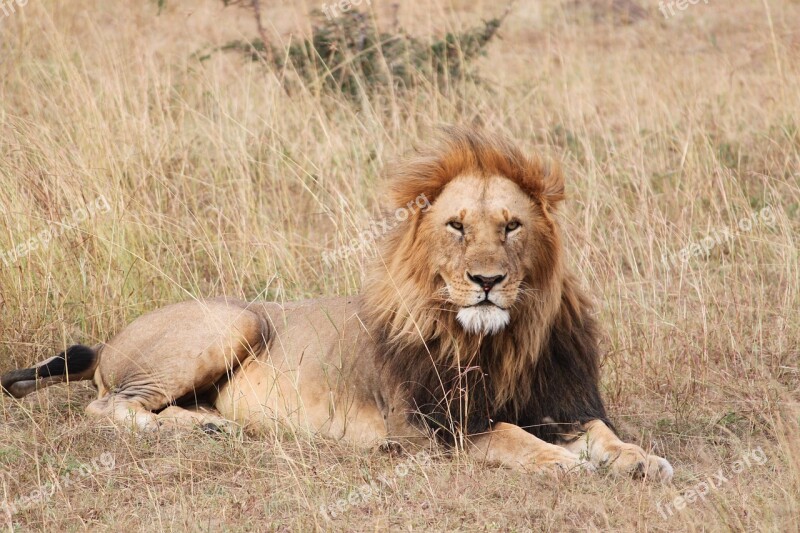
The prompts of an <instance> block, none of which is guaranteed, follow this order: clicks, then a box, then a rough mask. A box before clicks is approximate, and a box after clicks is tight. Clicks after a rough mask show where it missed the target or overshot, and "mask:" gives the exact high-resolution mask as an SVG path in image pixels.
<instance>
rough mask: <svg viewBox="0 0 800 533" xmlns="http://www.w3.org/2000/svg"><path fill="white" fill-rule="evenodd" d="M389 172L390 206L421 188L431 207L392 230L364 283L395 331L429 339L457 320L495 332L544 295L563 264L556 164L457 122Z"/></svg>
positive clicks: (411, 201)
mask: <svg viewBox="0 0 800 533" xmlns="http://www.w3.org/2000/svg"><path fill="white" fill-rule="evenodd" d="M390 182H391V189H390V195H389V196H390V200H391V205H390V209H389V212H390V213H393V212H395V211H396V210H400V209H404V208H406V207H408V206H413V205H416V204H418V203H419V202H418V201H416V199H418V198H420V197H424V198H425V199H426V200H427V202H426V205H429V207H428V208H427V209H424V210H415V211H413V212H412V213H411V216H410V217H409V219H408V220H407V221H406V222H404V223H403V224H400V225H399V226H398V227H397V229H396V230H395V232H394V233H393V234H392V235H390V236H389V238H388V239H387V241H386V243H385V244H384V246H383V247H382V249H381V254H380V257H379V262H378V264H377V265H376V268H375V270H374V272H373V276H372V278H371V280H370V282H369V284H368V287H367V297H368V300H370V301H371V303H373V304H374V307H373V308H374V309H375V310H376V311H377V314H378V315H380V318H381V320H380V322H382V323H383V324H384V325H388V326H389V329H388V331H387V333H388V336H389V337H392V338H396V337H403V336H411V337H413V336H418V337H420V336H421V338H423V339H427V340H430V339H431V338H433V337H435V336H437V333H442V332H443V330H448V331H449V330H450V326H451V325H455V324H458V325H459V326H460V328H461V329H462V330H463V332H464V333H465V334H466V335H473V336H481V335H495V334H498V333H500V332H502V331H504V330H506V329H507V328H508V327H509V326H512V327H513V323H514V322H515V320H518V319H520V318H522V317H524V316H525V315H526V311H527V310H529V308H530V307H531V306H534V307H536V306H539V305H541V304H543V303H546V302H543V295H542V291H543V290H545V289H551V288H552V287H551V285H552V283H553V281H554V279H555V278H557V277H558V276H559V274H560V273H561V244H560V240H559V235H558V228H557V225H556V222H555V220H554V218H553V211H554V209H555V206H556V204H557V203H558V202H559V201H560V200H561V199H562V198H563V196H564V184H563V178H562V176H561V173H560V171H559V170H558V169H557V168H556V167H551V166H548V165H545V164H544V163H543V162H542V161H541V160H540V159H538V158H527V157H525V156H524V155H523V154H522V153H521V152H520V151H519V150H517V149H516V148H515V147H514V146H513V145H511V144H510V143H509V142H508V141H506V140H504V139H502V138H500V137H494V136H489V135H487V134H484V133H480V132H476V131H473V130H465V129H455V128H454V129H450V130H447V132H446V134H445V135H444V136H443V138H442V139H440V141H439V142H438V143H437V144H436V145H435V146H434V147H433V148H431V149H427V150H422V151H420V152H419V153H418V154H416V156H415V157H412V158H410V159H409V160H407V161H406V162H405V163H402V164H400V165H397V166H396V167H393V168H392V170H391V171H390ZM415 201H416V204H415ZM555 296H556V297H558V296H559V294H557V293H556V294H555ZM545 307H547V306H546V305H545ZM526 327H528V326H527V325H526Z"/></svg>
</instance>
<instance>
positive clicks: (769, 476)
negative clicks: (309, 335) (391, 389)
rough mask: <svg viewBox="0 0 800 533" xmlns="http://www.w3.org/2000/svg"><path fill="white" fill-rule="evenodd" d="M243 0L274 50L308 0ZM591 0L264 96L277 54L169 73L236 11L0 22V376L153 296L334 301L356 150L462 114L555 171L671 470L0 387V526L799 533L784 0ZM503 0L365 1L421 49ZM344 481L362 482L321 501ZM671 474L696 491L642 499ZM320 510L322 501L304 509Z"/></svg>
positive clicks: (356, 227)
mask: <svg viewBox="0 0 800 533" xmlns="http://www.w3.org/2000/svg"><path fill="white" fill-rule="evenodd" d="M6 3H8V2H6ZM623 3H624V2H617V5H620V4H623ZM262 4H264V5H263V9H264V13H263V14H264V26H265V30H266V31H267V32H268V34H269V36H270V38H271V39H274V40H275V41H276V42H283V43H288V42H289V40H290V39H292V38H297V36H300V35H303V34H304V33H306V32H307V31H308V28H309V18H308V16H307V15H308V13H309V12H310V11H311V10H312V9H318V8H320V7H321V4H320V5H316V4H314V3H298V4H297V5H295V6H288V7H287V6H280V7H278V2H262ZM364 5H365V3H362V8H363V7H364ZM608 5H609V3H608V2H606V1H605V0H601V1H597V2H592V1H590V0H586V1H579V2H575V1H556V0H553V1H547V2H534V1H529V0H525V1H522V0H520V1H519V2H517V3H516V4H514V5H513V7H512V9H511V11H510V13H509V15H508V17H507V18H506V20H505V21H504V24H503V27H502V28H501V30H500V39H499V40H497V41H494V42H492V43H491V44H490V45H489V47H488V55H487V56H486V57H484V58H481V59H480V60H479V61H478V63H477V65H476V66H477V70H478V73H479V75H480V78H481V79H482V81H480V82H476V81H463V82H459V83H453V84H452V85H451V86H450V87H446V88H445V89H446V90H445V91H442V90H440V89H439V88H436V87H427V88H426V87H424V86H420V87H417V88H416V89H414V90H413V91H410V92H408V93H405V94H384V95H378V96H377V97H375V98H374V99H372V100H371V101H365V100H362V101H360V102H352V101H346V100H345V99H344V98H342V97H337V96H336V95H331V94H324V93H320V92H319V91H315V90H312V89H308V90H302V89H301V90H297V89H296V88H295V90H292V91H289V92H287V91H286V90H285V89H284V87H283V86H282V83H281V78H282V76H284V75H286V73H285V72H276V71H274V70H270V69H268V68H265V67H264V65H262V64H260V63H258V62H251V61H246V60H244V59H243V58H242V57H241V56H239V55H236V54H232V53H222V52H221V53H214V54H212V55H211V57H210V58H208V59H207V60H206V61H202V62H201V61H199V60H198V59H197V55H196V53H197V52H198V51H207V50H209V49H211V48H213V47H214V46H220V45H222V44H224V43H226V42H228V41H229V40H231V39H249V38H252V37H254V36H255V35H257V29H256V25H255V23H254V21H253V16H252V13H251V12H250V10H247V9H244V8H241V7H236V6H232V7H227V8H223V7H222V5H221V2H217V1H212V0H203V1H196V2H167V3H166V4H165V5H163V6H161V8H159V6H158V3H157V2H106V1H101V0H75V1H72V2H56V1H52V0H48V1H38V0H37V1H31V2H28V3H27V5H26V6H25V7H24V8H19V7H18V8H17V11H16V13H14V14H12V15H10V16H8V17H5V16H3V15H2V13H0V221H2V231H0V251H2V252H3V253H4V254H6V255H4V256H3V257H5V259H2V260H1V261H2V262H0V309H2V313H1V314H0V370H2V371H6V370H8V369H11V368H14V367H20V366H26V365H29V364H31V363H33V362H34V361H37V360H41V359H44V358H46V357H49V356H51V355H53V353H55V352H56V351H59V350H61V349H63V348H64V347H65V346H67V345H69V344H71V343H75V342H84V343H93V342H98V341H101V340H103V339H107V338H108V337H109V336H110V335H112V334H113V333H114V332H115V331H118V330H119V329H120V328H121V327H122V326H123V325H124V324H126V323H127V322H129V321H130V320H131V319H133V318H134V317H136V316H138V315H140V314H141V313H144V312H146V311H148V310H151V309H154V308H156V307H158V306H161V305H163V304H166V303H169V302H174V301H177V300H181V299H186V298H192V297H202V296H211V295H221V294H226V295H231V296H237V297H243V298H270V299H297V298H304V297H314V296H319V295H332V294H351V293H355V292H357V291H358V290H359V285H360V280H361V278H362V275H363V272H364V269H365V265H366V264H367V259H365V257H364V256H363V255H362V254H355V255H353V256H351V257H348V258H347V259H345V260H342V261H336V262H335V263H333V264H332V265H326V264H325V263H324V262H323V261H322V254H323V252H325V251H330V250H334V249H335V248H336V246H339V245H341V244H342V243H346V242H349V241H350V239H351V238H353V237H354V236H356V235H357V233H358V232H359V231H360V230H362V229H364V228H367V227H369V222H370V220H372V219H374V217H376V216H377V214H378V206H379V205H380V200H381V197H380V184H381V168H382V167H383V166H384V165H385V164H387V163H390V162H391V160H392V158H394V157H397V156H399V155H402V154H403V153H404V152H406V151H408V150H409V149H410V148H412V147H413V145H414V143H419V142H425V139H426V138H429V137H430V134H431V132H432V129H433V128H435V127H436V126H437V125H439V124H443V123H471V122H473V121H476V120H478V121H480V122H481V123H482V124H483V125H484V126H485V127H486V128H488V129H490V130H496V131H499V132H502V133H505V134H507V135H509V136H511V137H513V138H515V139H517V140H518V142H519V144H520V145H521V146H523V147H524V148H525V149H526V150H527V151H539V152H541V153H544V154H546V155H548V156H550V157H553V158H557V159H559V160H561V161H562V162H563V164H564V168H565V171H566V174H567V177H568V192H569V199H568V201H567V202H566V203H565V204H564V208H563V209H562V212H561V218H562V221H563V225H564V227H565V231H566V233H567V236H568V238H567V246H568V253H569V256H570V262H571V264H572V266H573V268H574V270H576V271H577V272H579V274H580V277H581V279H582V281H583V283H584V284H585V286H587V287H588V288H589V291H590V292H591V293H592V294H593V295H594V297H595V301H596V303H597V312H598V316H599V319H600V322H601V323H602V325H603V328H604V335H603V340H602V345H603V350H604V353H605V356H604V362H603V390H604V393H605V397H606V399H607V402H608V406H609V410H610V412H611V415H612V418H613V419H614V420H615V421H616V423H617V425H618V428H619V429H620V431H621V433H622V434H623V435H624V437H625V438H627V439H629V440H633V441H637V442H642V443H643V444H644V445H645V446H646V447H647V446H652V447H653V448H654V449H655V450H656V451H657V452H658V453H659V454H660V455H663V456H665V457H667V458H669V459H670V460H671V461H672V464H673V466H674V467H675V471H676V475H675V480H674V483H673V484H672V485H671V486H661V485H655V484H650V483H642V482H634V481H631V480H627V479H615V478H611V477H608V476H605V475H602V474H598V475H573V476H568V477H565V478H563V479H549V478H542V477H533V476H529V475H524V474H520V473H515V472H511V471H506V470H500V469H494V468H487V467H485V466H483V465H481V464H478V463H476V462H473V461H470V460H467V459H465V458H463V457H455V458H443V457H434V458H433V459H432V460H431V461H430V463H429V464H425V465H417V464H415V463H412V464H410V467H409V468H408V470H407V471H406V470H405V469H404V468H403V467H404V466H408V465H407V462H408V459H406V458H403V457H395V456H390V455H387V454H384V453H382V452H379V451H377V450H376V451H363V450H355V449H351V448H348V447H346V446H344V445H342V444H338V443H334V442H329V441H325V440H322V439H310V438H307V437H304V436H300V435H293V434H291V433H284V434H275V435H271V436H270V437H269V438H267V439H266V440H265V439H263V438H262V439H256V438H254V437H251V436H248V435H241V436H236V437H225V438H223V437H210V436H207V435H205V434H203V433H202V432H200V431H197V432H195V433H191V434H188V435H187V434H171V433H162V434H155V435H153V434H146V435H145V434H137V433H135V432H131V431H128V430H126V429H124V428H122V429H121V428H117V427H113V426H111V425H110V424H108V423H102V422H98V421H96V420H88V419H87V418H86V417H85V416H84V414H83V407H84V406H85V405H86V404H87V403H88V401H89V400H90V399H91V398H92V396H93V391H92V389H91V388H90V387H89V386H88V385H86V384H79V385H75V386H73V387H71V388H69V389H67V388H66V387H64V386H58V387H53V388H51V389H48V390H47V391H42V392H39V393H37V394H34V395H31V396H29V397H28V398H26V399H24V400H23V401H20V402H18V401H14V400H11V399H9V398H7V397H4V398H3V399H2V400H0V402H1V403H0V409H1V410H2V430H0V471H4V475H3V477H2V493H0V496H2V499H3V500H5V501H6V502H8V504H9V505H16V508H15V509H13V510H12V509H11V507H6V506H4V507H3V508H2V509H0V523H2V524H3V527H5V528H7V529H8V530H9V531H10V530H52V531H59V530H83V529H90V530H108V531H135V530H177V531H184V530H200V531H207V530H208V531H223V530H225V531H227V530H232V531H248V530H258V531H262V530H281V531H283V530H296V531H310V530H314V529H321V530H343V531H344V530H346V531H383V530H404V531H406V530H421V531H450V530H462V531H474V530H479V531H528V530H534V531H538V530H548V531H572V530H606V529H611V530H621V531H627V530H638V531H674V530H693V531H718V530H738V531H752V530H763V531H776V530H782V531H786V530H797V529H798V528H799V527H800V526H798V525H797V518H798V516H800V459H799V457H800V455H798V452H800V443H799V442H800V428H799V427H798V418H799V417H800V408H799V407H798V399H799V398H800V393H799V392H798V386H799V385H800V353H799V350H800V349H799V348H798V346H800V293H799V291H800V284H798V277H799V276H800V273H799V270H798V264H799V262H798V248H797V242H796V240H797V236H798V233H797V232H798V229H799V228H800V223H798V211H799V209H800V204H799V203H798V202H800V61H797V58H798V57H800V31H798V28H800V3H798V2H797V0H765V1H763V2H762V1H755V0H747V1H742V2H736V3H733V2H724V3H723V2H722V1H718V0H712V1H710V2H708V3H707V4H706V3H704V2H700V3H698V4H697V5H689V6H688V7H687V8H686V9H685V10H684V11H682V12H681V11H677V10H676V14H675V16H672V17H669V18H668V19H667V18H665V17H664V16H663V15H662V14H661V13H660V12H659V10H658V5H657V2H656V0H647V1H646V2H643V3H642V4H641V6H642V7H643V8H644V9H643V11H642V12H636V13H635V16H632V17H625V16H619V15H618V14H614V11H613V9H612V10H609V9H608ZM504 8H505V6H504V5H500V4H498V3H493V2H475V3H473V2H468V1H466V0H463V1H462V0H452V1H451V2H432V3H428V2H422V1H408V2H402V3H401V4H400V5H399V6H397V8H395V7H393V6H390V5H388V4H386V3H379V2H377V0H376V1H375V2H373V9H374V13H375V16H376V17H377V20H378V22H379V23H380V24H383V25H386V26H390V25H400V26H402V27H404V28H406V29H408V30H409V31H410V32H412V33H413V34H414V35H416V36H419V37H420V38H423V39H424V38H430V37H431V36H437V35H441V34H442V32H444V31H445V30H448V29H449V30H453V29H459V28H462V27H466V26H469V25H472V24H474V23H476V22H479V21H480V20H481V19H482V18H488V17H490V16H495V15H498V14H500V13H501V12H502V11H503V9H504ZM106 202H107V204H106ZM87 206H94V208H93V210H92V211H91V212H90V211H89V210H88V209H87ZM765 209H766V211H765ZM76 213H77V215H76ZM753 215H755V218H753ZM762 215H763V216H762ZM84 218H85V220H83V219H84ZM743 219H744V220H749V221H750V224H747V223H741V225H740V221H741V220H743ZM64 226H69V227H68V228H67V229H65V230H63V231H60V230H59V231H56V233H57V234H58V235H56V236H52V237H51V238H50V239H49V242H46V243H45V242H43V241H38V242H37V243H35V244H36V246H35V249H33V250H31V249H30V248H31V246H27V247H26V248H25V253H24V254H22V255H24V257H20V258H18V259H14V257H13V255H12V256H11V259H9V256H8V255H7V254H8V251H9V250H11V249H13V248H15V247H17V246H19V245H21V244H22V243H26V242H28V243H29V242H30V240H31V239H34V240H35V239H36V238H37V235H39V234H40V232H42V231H44V230H47V228H49V227H52V228H60V227H64ZM73 226H74V227H73ZM724 229H728V230H730V231H732V232H735V233H736V234H737V236H736V238H733V239H729V238H727V237H723V238H720V237H715V235H723V236H724V235H725V234H724V233H720V232H721V231H722V230H724ZM706 237H709V239H706ZM704 239H705V240H704ZM693 245H695V246H694V247H693ZM23 246H24V245H23ZM702 246H705V248H701V247H702ZM701 249H702V250H703V251H702V252H701ZM681 250H686V252H684V259H685V260H684V259H682V258H681V256H680V254H681ZM705 250H708V254H706V253H705ZM687 255H688V257H686V256H687ZM664 256H667V257H672V259H671V260H667V261H665V260H664V259H663V257H664ZM754 450H755V452H754ZM761 452H763V457H764V458H765V460H763V461H758V462H756V461H753V460H752V458H754V457H755V458H761V457H762V455H759V454H760V453H761ZM103 454H111V455H110V456H109V455H103ZM745 454H750V455H749V456H748V457H750V458H751V461H750V464H749V465H744V466H743V465H742V464H738V466H737V463H736V461H737V460H739V459H740V458H741V457H742V456H743V455H745ZM108 457H113V462H114V464H113V467H111V468H101V467H100V466H102V465H100V463H98V462H97V459H98V458H106V459H107V458H108ZM93 459H95V464H94V465H91V461H92V460H93ZM759 463H761V464H759ZM81 465H84V468H83V470H81V469H80V468H79V467H80V466H81ZM87 465H88V466H87ZM398 466H399V468H398ZM720 469H722V475H723V477H724V478H726V479H727V481H726V482H722V481H720V479H719V478H716V479H714V478H715V474H718V473H719V472H720ZM397 472H399V473H400V474H405V475H398V474H397ZM67 476H70V478H69V479H70V483H69V484H67V483H65V480H66V477H67ZM709 477H711V478H712V479H714V482H715V488H710V486H708V485H707V487H709V488H708V490H705V489H703V486H702V485H698V483H701V482H703V481H706V480H707V478H709ZM379 479H380V481H379ZM57 480H60V483H59V484H58V485H54V484H53V483H54V482H55V481H57ZM370 481H373V482H375V483H376V486H378V487H381V490H380V492H379V493H375V494H372V495H371V496H368V497H366V498H363V499H362V498H359V497H356V496H351V493H352V492H353V491H354V490H356V489H358V488H359V487H361V486H362V485H364V484H365V483H368V482H370ZM48 483H49V484H50V485H48ZM42 488H44V495H41V490H42ZM693 488H700V489H701V491H702V492H707V495H705V497H704V498H696V499H695V501H693V502H687V503H686V505H685V508H684V509H682V510H673V511H672V515H671V516H670V511H669V510H667V506H668V505H671V506H672V507H670V509H674V507H675V503H674V499H675V498H676V497H679V496H681V495H684V496H687V497H688V498H691V493H688V494H687V491H689V490H691V489H693ZM35 491H40V492H39V496H38V497H37V496H36V492H35ZM51 492H52V494H50V493H51ZM32 493H33V496H34V497H33V498H32V499H31V498H30V496H31V494H32ZM26 497H28V498H29V499H28V500H21V499H20V498H26ZM349 497H352V498H353V500H352V501H353V503H354V504H353V505H351V504H347V506H345V508H344V509H343V512H337V515H338V516H337V517H335V518H331V517H328V518H326V517H325V516H323V515H322V514H321V513H320V512H319V509H320V506H321V505H330V506H333V508H334V509H335V506H336V502H337V501H338V500H343V499H347V498H349ZM670 502H673V503H670ZM659 503H660V505H661V507H660V508H659ZM678 503H679V506H680V507H683V506H681V505H680V501H679V502H678ZM12 511H13V512H12ZM334 512H336V511H334Z"/></svg>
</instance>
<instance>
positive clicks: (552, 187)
mask: <svg viewBox="0 0 800 533" xmlns="http://www.w3.org/2000/svg"><path fill="white" fill-rule="evenodd" d="M565 197H566V195H565V194H564V174H563V173H562V172H561V167H560V166H559V165H558V164H556V163H553V164H552V165H551V166H550V168H549V169H548V172H547V174H545V177H544V188H543V189H542V199H543V200H544V201H545V202H547V203H548V204H549V205H550V206H551V207H556V206H557V205H558V203H559V202H561V200H563V199H564V198H565Z"/></svg>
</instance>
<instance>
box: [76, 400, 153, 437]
mask: <svg viewBox="0 0 800 533" xmlns="http://www.w3.org/2000/svg"><path fill="white" fill-rule="evenodd" d="M86 413H87V414H89V415H90V416H95V417H99V418H110V419H111V420H113V421H114V422H117V423H119V424H122V425H126V426H130V427H132V428H135V429H140V430H142V431H155V430H157V429H158V427H159V424H158V420H157V418H156V415H155V414H154V413H153V412H151V411H150V410H148V409H145V408H144V407H142V405H141V403H139V401H137V400H135V399H129V398H125V397H123V396H121V395H118V394H108V395H106V396H103V397H102V398H98V399H97V400H95V401H93V402H92V403H90V404H89V405H88V406H86Z"/></svg>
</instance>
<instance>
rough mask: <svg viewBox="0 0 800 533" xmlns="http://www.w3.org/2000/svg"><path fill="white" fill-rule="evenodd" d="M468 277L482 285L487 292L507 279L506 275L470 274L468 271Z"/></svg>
mask: <svg viewBox="0 0 800 533" xmlns="http://www.w3.org/2000/svg"><path fill="white" fill-rule="evenodd" d="M467 277H468V278H469V279H470V280H471V281H472V282H473V283H477V284H478V285H480V286H481V288H482V289H483V290H484V291H485V292H489V291H490V290H492V288H493V287H494V286H495V285H497V284H498V283H500V282H501V281H503V280H504V279H506V277H505V275H502V276H481V275H479V274H474V275H473V274H470V273H469V272H467Z"/></svg>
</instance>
